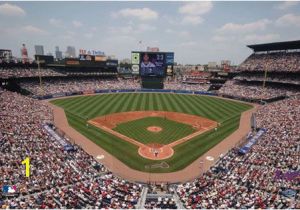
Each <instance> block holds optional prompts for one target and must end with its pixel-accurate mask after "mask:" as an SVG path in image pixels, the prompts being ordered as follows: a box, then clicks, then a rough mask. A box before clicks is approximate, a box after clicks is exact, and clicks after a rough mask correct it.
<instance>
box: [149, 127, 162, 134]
mask: <svg viewBox="0 0 300 210" xmlns="http://www.w3.org/2000/svg"><path fill="white" fill-rule="evenodd" d="M147 130H148V131H150V132H153V133H158V132H160V131H162V128H161V127H159V126H149V127H147Z"/></svg>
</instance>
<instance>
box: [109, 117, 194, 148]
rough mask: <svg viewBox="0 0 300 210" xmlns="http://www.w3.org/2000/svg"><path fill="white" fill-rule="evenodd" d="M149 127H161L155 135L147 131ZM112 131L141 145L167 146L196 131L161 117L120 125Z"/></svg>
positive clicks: (188, 126)
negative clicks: (156, 144) (155, 144)
mask: <svg viewBox="0 0 300 210" xmlns="http://www.w3.org/2000/svg"><path fill="white" fill-rule="evenodd" d="M150 126H158V127H161V128H162V130H161V131H160V132H157V133H155V132H151V131H148V130H147V128H148V127H150ZM113 130H115V131H118V132H119V133H122V134H124V135H126V136H128V137H130V138H133V139H135V140H137V141H139V142H141V143H143V144H149V143H159V144H169V143H171V142H173V141H176V140H178V139H181V138H183V137H185V136H187V135H189V134H191V133H193V132H195V131H196V130H195V129H193V128H192V126H190V125H186V124H183V123H178V122H175V121H171V120H168V119H165V118H162V117H146V118H143V119H138V120H134V121H130V122H126V123H121V124H119V125H118V126H117V127H116V128H114V129H113Z"/></svg>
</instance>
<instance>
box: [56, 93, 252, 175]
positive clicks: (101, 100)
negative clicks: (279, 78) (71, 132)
mask: <svg viewBox="0 0 300 210" xmlns="http://www.w3.org/2000/svg"><path fill="white" fill-rule="evenodd" d="M51 103H53V104H55V105H57V106H60V107H62V108H63V109H65V112H66V115H67V118H68V122H69V124H70V125H71V126H72V127H74V128H75V129H76V130H78V131H79V132H80V133H82V134H83V135H85V136H86V137H87V138H89V139H90V140H91V141H93V142H94V143H96V144H97V145H99V146H100V147H102V148H103V149H105V150H106V151H107V152H109V153H111V154H112V155H114V156H115V157H116V158H118V159H119V160H121V161H122V162H124V163H125V164H127V165H128V166H129V167H131V168H133V169H136V170H140V171H146V172H157V173H165V172H174V171H177V170H180V169H183V168H185V167H186V166H187V165H189V164H190V163H191V162H193V161H194V160H196V159H197V158H198V157H199V156H201V155H202V154H204V153H205V152H206V151H208V150H209V149H210V148H212V147H213V146H215V145H216V144H218V143H219V142H221V141H222V140H223V139H224V138H226V137H227V136H229V135H230V134H231V133H233V132H234V131H235V130H236V129H237V128H238V127H239V120H240V115H241V113H242V112H244V111H246V110H248V109H250V108H252V106H251V105H248V104H244V103H241V102H235V101H231V100H224V99H220V98H216V97H210V96H199V95H182V94H169V93H122V94H116V93H114V94H102V95H94V96H79V97H71V98H65V99H56V100H52V101H51ZM143 110H147V111H148V110H154V111H171V112H182V113H186V114H192V115H199V116H202V117H205V118H208V119H211V120H214V121H217V122H220V123H221V126H220V127H219V128H218V130H217V131H214V130H212V131H208V132H205V133H203V134H201V135H199V136H196V137H194V138H193V139H191V140H189V141H187V142H185V143H183V144H180V145H177V146H176V147H174V150H175V153H174V155H173V156H172V157H171V158H169V159H166V160H164V161H165V162H166V163H168V164H169V166H170V167H169V168H164V169H161V168H156V169H146V168H145V165H149V164H156V163H160V162H161V161H153V160H148V159H145V158H142V157H141V156H140V155H139V154H138V152H137V150H138V148H137V146H135V145H133V144H130V143H128V142H126V141H124V140H120V139H118V138H117V137H116V136H113V135H112V134H109V133H107V132H105V131H103V130H101V129H99V128H97V127H94V126H89V127H86V122H87V121H88V120H90V119H93V118H95V117H99V116H103V115H107V114H112V113H117V112H127V111H143ZM117 129H118V128H117ZM120 129H124V128H121V127H120ZM122 132H124V130H123V131H122ZM125 132H126V131H125ZM129 135H137V134H136V133H134V132H133V133H132V132H131V134H129ZM139 135H141V134H139ZM160 143H163V142H160Z"/></svg>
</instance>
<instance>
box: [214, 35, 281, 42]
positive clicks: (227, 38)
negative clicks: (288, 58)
mask: <svg viewBox="0 0 300 210" xmlns="http://www.w3.org/2000/svg"><path fill="white" fill-rule="evenodd" d="M279 38H280V35H279V34H256V33H252V34H247V35H245V34H239V33H237V34H225V35H224V34H222V35H215V36H213V37H212V41H214V42H219V43H232V42H234V43H240V44H242V45H244V44H252V43H255V44H256V43H263V42H272V41H276V40H278V39H279Z"/></svg>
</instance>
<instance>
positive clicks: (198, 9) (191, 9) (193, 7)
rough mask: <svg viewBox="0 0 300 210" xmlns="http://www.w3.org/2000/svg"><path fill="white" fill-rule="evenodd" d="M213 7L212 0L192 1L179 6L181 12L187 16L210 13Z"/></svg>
mask: <svg viewBox="0 0 300 210" xmlns="http://www.w3.org/2000/svg"><path fill="white" fill-rule="evenodd" d="M212 8H213V4H212V2H211V1H202V2H191V3H187V4H185V5H183V6H182V7H180V8H179V13H181V14H184V15H187V16H198V15H203V14H206V13H208V12H209V11H210V10H211V9H212Z"/></svg>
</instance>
